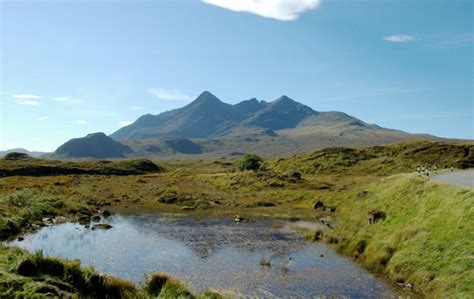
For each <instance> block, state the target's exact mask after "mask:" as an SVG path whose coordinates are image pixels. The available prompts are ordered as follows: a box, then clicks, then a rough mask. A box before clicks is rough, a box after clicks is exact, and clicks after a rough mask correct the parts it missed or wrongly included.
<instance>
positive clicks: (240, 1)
mask: <svg viewBox="0 0 474 299" xmlns="http://www.w3.org/2000/svg"><path fill="white" fill-rule="evenodd" d="M203 2H204V3H207V4H211V5H216V6H219V7H222V8H225V9H229V10H232V11H238V12H242V11H244V12H249V13H253V14H256V15H259V16H262V17H266V18H272V19H276V20H279V21H293V20H296V19H298V17H299V16H300V14H301V13H303V12H305V11H307V10H311V9H315V8H316V7H318V5H319V4H320V3H321V0H203Z"/></svg>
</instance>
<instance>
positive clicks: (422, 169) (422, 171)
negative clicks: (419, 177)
mask: <svg viewBox="0 0 474 299" xmlns="http://www.w3.org/2000/svg"><path fill="white" fill-rule="evenodd" d="M421 174H425V167H424V166H421Z"/></svg>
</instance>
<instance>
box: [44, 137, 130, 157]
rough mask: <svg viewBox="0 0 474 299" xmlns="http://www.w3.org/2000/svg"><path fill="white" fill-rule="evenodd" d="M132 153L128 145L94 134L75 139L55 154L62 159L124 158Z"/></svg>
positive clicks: (59, 148)
mask: <svg viewBox="0 0 474 299" xmlns="http://www.w3.org/2000/svg"><path fill="white" fill-rule="evenodd" d="M131 153H132V150H131V149H130V147H128V146H127V145H123V144H122V143H120V142H118V141H115V140H113V139H112V138H110V137H108V136H107V135H105V134H104V133H92V134H89V135H87V136H85V137H82V138H74V139H71V140H69V141H67V142H66V143H64V144H63V145H61V146H60V147H58V149H57V150H56V151H55V152H54V153H53V155H52V157H60V158H97V159H104V158H124V157H125V156H127V155H129V154H131Z"/></svg>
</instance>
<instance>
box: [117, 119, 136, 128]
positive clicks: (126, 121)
mask: <svg viewBox="0 0 474 299" xmlns="http://www.w3.org/2000/svg"><path fill="white" fill-rule="evenodd" d="M132 123H133V121H129V120H122V121H119V122H118V125H119V126H121V127H125V126H128V125H130V124H132Z"/></svg>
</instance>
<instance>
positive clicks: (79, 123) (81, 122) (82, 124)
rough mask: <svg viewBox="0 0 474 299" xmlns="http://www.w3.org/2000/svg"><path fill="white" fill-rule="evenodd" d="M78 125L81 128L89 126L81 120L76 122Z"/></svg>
mask: <svg viewBox="0 0 474 299" xmlns="http://www.w3.org/2000/svg"><path fill="white" fill-rule="evenodd" d="M76 124H77V125H81V126H85V125H87V124H88V122H87V121H85V120H82V119H81V120H78V121H76Z"/></svg>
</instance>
